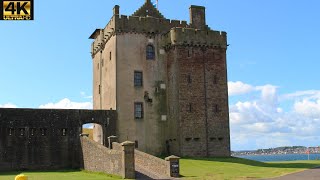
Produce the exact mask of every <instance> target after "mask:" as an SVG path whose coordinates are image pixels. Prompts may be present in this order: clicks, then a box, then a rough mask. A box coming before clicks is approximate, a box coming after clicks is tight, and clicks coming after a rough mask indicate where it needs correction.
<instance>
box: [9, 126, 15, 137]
mask: <svg viewBox="0 0 320 180" xmlns="http://www.w3.org/2000/svg"><path fill="white" fill-rule="evenodd" d="M13 134H14V129H13V128H10V129H9V136H12V135H13Z"/></svg>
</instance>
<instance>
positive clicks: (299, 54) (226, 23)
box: [0, 0, 320, 150]
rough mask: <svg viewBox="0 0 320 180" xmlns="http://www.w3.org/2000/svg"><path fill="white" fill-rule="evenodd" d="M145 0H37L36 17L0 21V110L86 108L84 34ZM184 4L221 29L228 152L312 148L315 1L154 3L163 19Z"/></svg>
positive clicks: (319, 94) (318, 57)
mask: <svg viewBox="0 0 320 180" xmlns="http://www.w3.org/2000/svg"><path fill="white" fill-rule="evenodd" d="M143 3H144V0H131V1H128V0H92V1H83V2H82V1H75V0H69V1H65V0H45V1H37V0H35V10H34V11H35V12H34V14H35V17H34V18H35V20H34V21H0V54H1V56H0V107H13V108H14V107H18V108H92V64H91V63H92V62H91V55H90V45H91V43H92V40H90V39H88V38H89V36H90V35H91V33H92V32H93V31H94V30H95V29H96V28H103V27H105V25H106V24H107V23H108V21H109V20H110V18H111V16H112V9H113V7H114V5H116V4H117V5H120V14H123V15H131V14H132V13H133V12H134V11H135V10H136V9H138V8H139V7H140V6H141V5H142V4H143ZM190 5H202V6H205V7H206V20H207V24H208V25H209V27H211V28H212V29H214V30H219V31H226V32H227V33H228V44H230V46H229V47H228V50H227V66H228V88H229V111H230V112H229V113H230V127H231V149H232V150H251V149H260V148H270V147H278V146H293V145H303V146H320V138H319V137H320V77H319V71H318V70H319V67H320V54H319V52H320V45H319V43H320V35H319V32H320V23H319V19H320V11H319V7H320V1H319V0H308V1H303V0H281V1H279V0H261V1H257V0H243V1H239V0H223V1H221V0H220V1H218V0H183V1H172V0H159V10H160V12H161V13H162V14H163V15H164V16H165V17H166V18H168V19H178V20H187V21H188V22H189V7H190Z"/></svg>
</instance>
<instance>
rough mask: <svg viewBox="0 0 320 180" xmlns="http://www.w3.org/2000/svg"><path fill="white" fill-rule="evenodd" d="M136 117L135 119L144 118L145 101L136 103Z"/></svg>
mask: <svg viewBox="0 0 320 180" xmlns="http://www.w3.org/2000/svg"><path fill="white" fill-rule="evenodd" d="M134 117H135V119H142V118H143V103H142V102H136V103H134Z"/></svg>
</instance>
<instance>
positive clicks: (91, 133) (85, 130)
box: [82, 128, 93, 140]
mask: <svg viewBox="0 0 320 180" xmlns="http://www.w3.org/2000/svg"><path fill="white" fill-rule="evenodd" d="M82 133H83V134H89V139H91V140H93V129H89V128H83V129H82Z"/></svg>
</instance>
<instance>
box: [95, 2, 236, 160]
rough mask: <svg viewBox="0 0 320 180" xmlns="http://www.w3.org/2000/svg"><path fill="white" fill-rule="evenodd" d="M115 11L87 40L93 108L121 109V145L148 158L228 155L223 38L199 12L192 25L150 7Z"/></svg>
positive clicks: (197, 9)
mask: <svg viewBox="0 0 320 180" xmlns="http://www.w3.org/2000/svg"><path fill="white" fill-rule="evenodd" d="M113 12H114V14H113V17H112V18H111V20H110V21H109V23H108V24H107V25H106V27H105V28H103V29H97V30H95V31H94V33H93V34H92V35H91V36H90V38H91V39H94V42H93V43H92V47H91V53H92V58H93V73H94V75H93V78H94V82H93V86H94V87H93V91H94V92H93V103H94V109H115V110H117V113H118V122H117V134H116V135H117V136H118V137H119V140H120V141H125V140H130V141H134V142H136V148H138V149H140V150H142V151H145V152H147V153H151V154H155V155H160V154H175V155H182V156H229V155H230V136H229V117H228V112H229V111H228V92H227V71H226V70H227V69H226V68H227V67H226V48H227V45H226V44H227V42H226V33H225V32H219V31H213V30H210V28H208V26H207V25H206V22H205V8H204V7H201V6H191V7H190V24H188V23H187V22H186V21H178V20H168V19H166V18H165V17H164V16H163V15H162V14H161V13H160V12H159V11H158V10H157V9H156V8H154V7H153V5H152V3H151V2H150V0H146V2H145V3H144V4H143V6H141V7H140V8H139V9H138V10H137V11H136V12H135V13H134V14H133V15H132V16H124V15H119V6H115V7H114V10H113ZM101 129H102V128H101V127H99V125H95V128H94V139H95V140H96V141H99V142H101V143H105V142H106V140H104V139H101V138H100V137H103V136H101V133H103V132H102V130H101Z"/></svg>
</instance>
